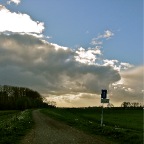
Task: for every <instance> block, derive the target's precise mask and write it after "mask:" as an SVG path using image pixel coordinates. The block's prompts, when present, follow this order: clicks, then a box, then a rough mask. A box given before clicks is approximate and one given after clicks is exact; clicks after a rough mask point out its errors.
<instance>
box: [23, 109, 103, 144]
mask: <svg viewBox="0 0 144 144" xmlns="http://www.w3.org/2000/svg"><path fill="white" fill-rule="evenodd" d="M33 119H34V122H35V126H34V128H33V129H32V130H31V131H30V132H29V133H28V134H27V135H26V136H25V137H24V139H23V140H22V142H21V144H106V143H105V142H103V141H102V140H99V139H98V138H97V137H95V136H91V135H88V134H85V133H84V132H82V131H79V130H77V129H75V128H72V127H70V126H68V125H66V124H64V123H62V122H59V121H56V120H54V119H52V118H50V117H48V116H46V115H44V114H42V113H41V112H40V111H39V110H34V111H33Z"/></svg>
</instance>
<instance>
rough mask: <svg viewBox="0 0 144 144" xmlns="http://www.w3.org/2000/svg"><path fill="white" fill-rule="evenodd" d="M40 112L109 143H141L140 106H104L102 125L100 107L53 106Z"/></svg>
mask: <svg viewBox="0 0 144 144" xmlns="http://www.w3.org/2000/svg"><path fill="white" fill-rule="evenodd" d="M41 112H43V113H44V114H46V115H49V116H50V117H52V118H55V119H57V120H59V121H62V122H64V123H66V124H68V125H70V126H72V127H75V128H77V129H80V130H82V131H85V132H86V133H89V134H92V135H97V136H99V137H100V138H102V139H104V140H105V141H109V142H110V143H118V144H143V109H142V108H126V109H124V108H104V111H103V112H104V123H103V126H101V112H102V108H100V107H95V108H94V107H89V108H53V109H42V110H41Z"/></svg>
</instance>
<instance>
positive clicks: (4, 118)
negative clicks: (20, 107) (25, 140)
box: [0, 110, 33, 144]
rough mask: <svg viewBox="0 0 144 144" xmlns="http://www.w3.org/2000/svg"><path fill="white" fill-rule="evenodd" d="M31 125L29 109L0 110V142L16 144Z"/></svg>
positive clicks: (0, 143)
mask: <svg viewBox="0 0 144 144" xmlns="http://www.w3.org/2000/svg"><path fill="white" fill-rule="evenodd" d="M32 126H33V120H32V115H31V110H25V111H14V110H11V111H0V144H17V143H19V141H20V140H21V138H22V137H23V136H24V135H25V134H26V132H27V131H28V130H29V129H30V128H31V127H32Z"/></svg>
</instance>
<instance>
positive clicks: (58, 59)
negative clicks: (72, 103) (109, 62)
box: [0, 34, 120, 95]
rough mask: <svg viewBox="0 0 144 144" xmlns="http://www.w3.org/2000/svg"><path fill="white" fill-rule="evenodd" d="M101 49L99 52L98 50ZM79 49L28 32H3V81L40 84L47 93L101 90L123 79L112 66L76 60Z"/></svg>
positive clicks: (0, 69)
mask: <svg viewBox="0 0 144 144" xmlns="http://www.w3.org/2000/svg"><path fill="white" fill-rule="evenodd" d="M96 53H97V52H96ZM75 55H76V52H75V51H73V50H71V49H69V48H65V47H61V46H58V45H55V44H50V43H48V42H45V41H42V40H40V39H38V38H37V37H34V36H30V35H27V34H23V35H22V34H11V35H5V34H1V35H0V66H1V67H0V75H2V76H3V77H1V78H0V80H1V84H9V83H13V84H16V85H25V86H26V85H28V86H30V87H37V88H38V89H39V91H41V92H42V91H43V93H51V94H57V95H61V94H68V93H77V92H86V93H100V90H101V88H108V86H109V84H111V83H113V82H116V81H118V80H119V79H120V75H119V73H118V72H117V71H115V70H114V69H113V68H112V67H110V66H97V65H88V64H85V63H80V62H78V61H76V60H75Z"/></svg>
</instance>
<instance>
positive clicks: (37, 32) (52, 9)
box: [0, 0, 144, 107]
mask: <svg viewBox="0 0 144 144" xmlns="http://www.w3.org/2000/svg"><path fill="white" fill-rule="evenodd" d="M143 32H144V31H143V0H126V1H125V0H85V1H83V0H69V1H67V0H37V1H35V0H0V85H14V86H23V87H29V88H32V89H34V90H37V91H38V92H40V93H41V95H42V96H44V97H45V99H46V100H47V101H55V102H56V103H57V106H60V107H83V106H100V105H101V103H100V94H101V90H102V89H107V90H108V98H109V99H110V103H112V104H113V105H114V106H120V105H121V103H122V102H124V101H129V102H139V103H142V104H143V93H144V87H143V74H144V72H143V70H144V66H143V54H144V52H143Z"/></svg>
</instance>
